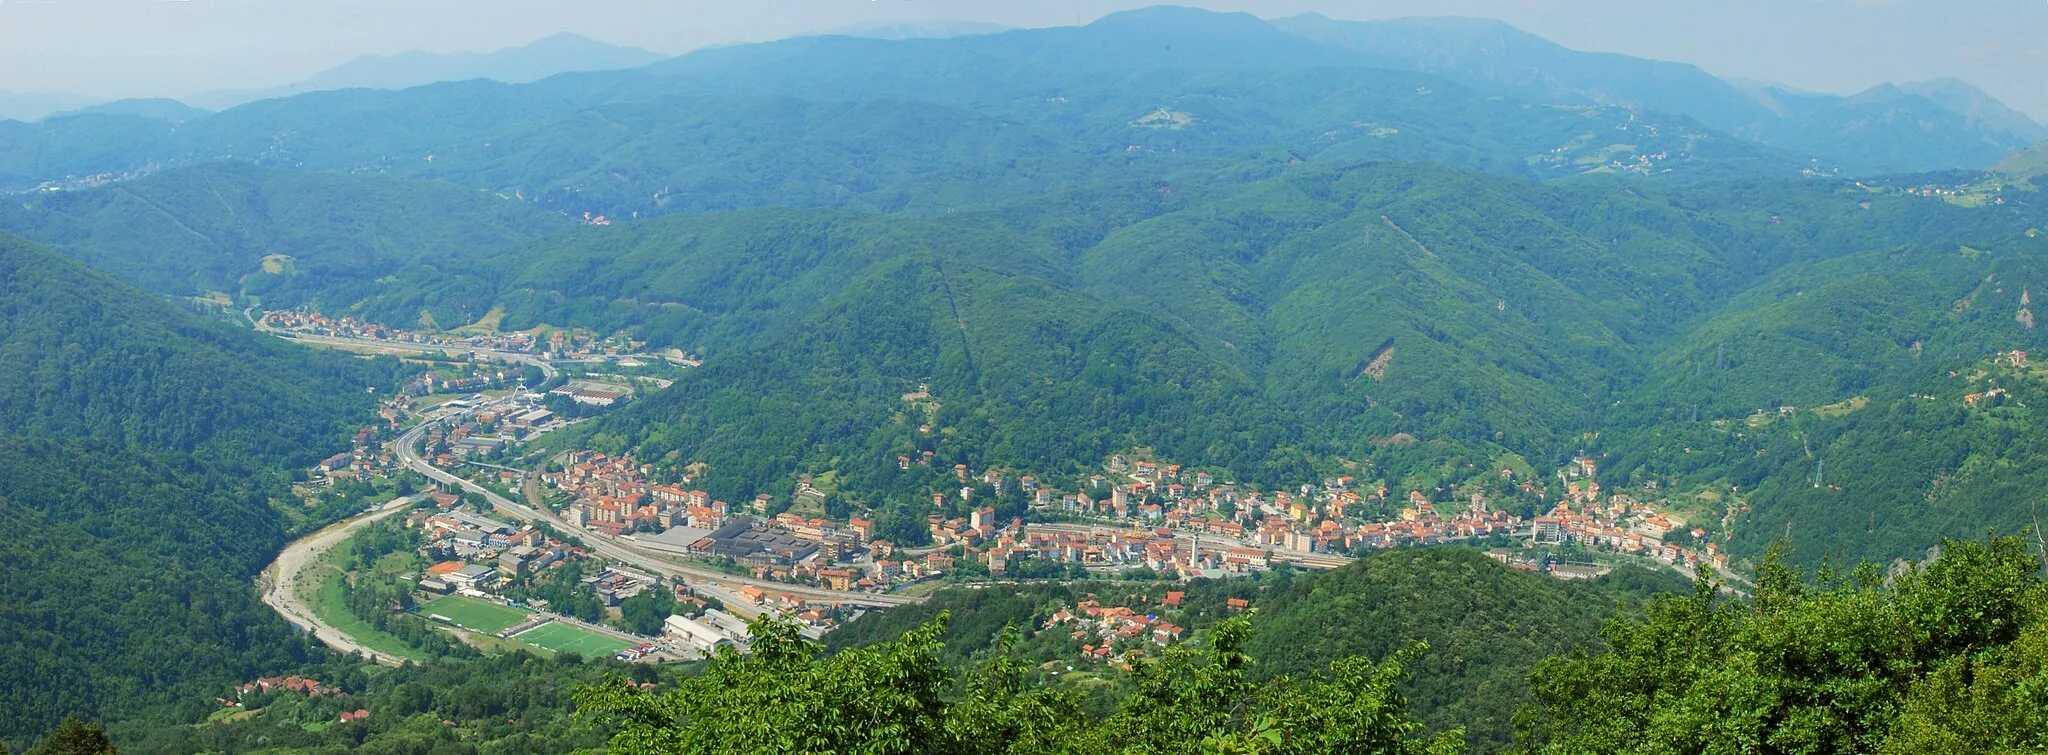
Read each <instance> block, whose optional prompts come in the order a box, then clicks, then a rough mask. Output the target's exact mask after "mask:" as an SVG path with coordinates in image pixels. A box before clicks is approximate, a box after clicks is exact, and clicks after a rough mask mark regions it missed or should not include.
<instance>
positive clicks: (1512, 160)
mask: <svg viewBox="0 0 2048 755" xmlns="http://www.w3.org/2000/svg"><path fill="white" fill-rule="evenodd" d="M1274 150H1285V152H1283V153H1282V154H1287V153H1291V154H1292V155H1293V156H1294V157H1296V158H1299V159H1304V160H1326V161H1337V162H1341V161H1356V160H1363V159H1374V160H1428V161H1435V162H1446V163H1454V164H1459V165H1467V166H1473V167H1482V168H1486V169H1490V170H1499V171H1507V172H1513V173H1517V174H1524V175H1540V176H1545V177H1555V176H1567V175H1576V174H1579V173H1584V172H1587V171H1601V170H1614V169H1616V168H1617V164H1618V165H1619V166H1621V167H1627V168H1641V169H1642V170H1645V171H1649V172H1657V173H1662V172H1666V171H1675V172H1678V173H1681V174H1694V173H1709V174H1711V173H1717V172H1736V173H1744V174H1748V173H1755V172H1772V173H1779V174H1784V173H1789V172H1792V171H1795V170H1797V169H1799V168H1801V167H1804V166H1805V164H1806V163H1805V161H1804V160H1802V159H1795V158H1793V157H1791V156H1789V155H1785V154H1781V153H1778V152H1776V151H1774V150H1771V149H1768V148H1764V147H1761V146H1758V145H1755V144H1753V143H1750V142H1745V141H1742V140H1739V139H1734V138H1731V137H1726V136H1722V135H1719V134H1716V133H1713V132H1711V131H1709V130H1707V129H1706V128H1704V127H1701V126H1699V125H1698V124H1697V123H1695V122H1693V121H1691V120H1689V119H1687V118H1686V117H1685V116H1684V115H1682V114H1656V113H1649V112H1641V113H1638V112H1631V111H1629V110H1626V109H1623V108H1618V107H1600V106H1591V105H1587V106H1570V107H1565V106H1538V105H1531V104H1527V103H1523V102H1519V101H1515V100H1510V99H1504V98H1498V97H1489V96H1485V95H1482V94H1480V93H1477V92H1475V91H1473V90H1471V89H1468V88H1466V87H1464V86H1461V85H1459V84H1456V83H1453V82H1450V81H1448V80H1445V79H1442V78H1438V77H1435V76H1432V75H1429V74H1424V73H1413V72H1402V71H1390V70H1385V69H1380V68H1374V67H1371V66H1370V65H1369V64H1367V63H1366V62H1364V61H1361V60H1360V59H1358V57H1357V56H1356V55H1354V54H1351V53H1349V52H1347V51H1344V50H1342V49H1340V48H1336V47H1331V46H1326V45H1322V44H1319V43H1316V42H1313V41H1310V40H1307V39H1305V38H1302V37H1298V36H1295V35H1291V34H1287V33H1285V32H1281V31H1279V30H1278V29H1275V28H1273V27H1271V26H1270V25H1268V24H1266V23H1264V22H1261V21H1259V20H1257V19H1254V18H1251V17H1249V16H1242V15H1227V14H1212V13H1206V12H1199V11H1191V10H1185V9H1158V10H1155V11H1151V12H1146V13H1138V14H1120V15H1118V16H1112V17H1111V18H1109V19H1105V20H1103V21H1102V22H1100V23H1097V24H1094V25H1091V26H1087V27H1078V28H1068V29H1050V30H1037V31H1028V32H1015V33H1011V34H1003V35H993V36H984V37H965V38H957V39H945V40H906V41H882V40H864V39H854V38H846V37H826V38H807V39H797V40H788V41H784V42H777V43H771V44H766V45H755V46H748V47H743V48H734V49H728V50H714V51H707V52H704V53H699V54H696V55H692V56H688V57H686V58H683V59H679V60H676V61H670V62H665V63H663V64H659V65H656V66H653V67H650V68H647V69H643V70H639V71H630V72H609V73H593V74H573V75H565V76H559V77H555V78H552V79H549V80H546V81H543V82H539V83H536V84H532V85H521V86H512V85H503V84H496V83H491V82H481V81H479V82H464V83H453V84H441V85H434V86H429V87H421V88H417V89H411V90H404V91H398V92H382V91H370V90H349V91H338V92H319V93H313V94H308V95H304V96H300V97H294V98H289V99H282V100H268V101H263V102H257V103H252V104H249V105H246V106H243V107H239V108H235V109H232V110H229V111H226V112H223V113H220V114H217V115H213V116H209V117H205V118H201V119H198V120H195V121H191V122H188V123H185V124H181V125H178V126H176V127H172V126H171V125H169V124H165V123H161V122H157V121H149V120H146V119H141V118H135V117H122V116H75V117H67V118H61V119H53V120H51V121H48V122H44V123H38V124H34V125H24V124H8V125H7V126H6V127H5V128H0V186H5V187H7V188H16V189H21V188H32V187H36V186H38V185H41V184H43V183H45V182H57V183H59V184H62V183H63V182H64V181H65V180H66V179H67V177H78V176H91V175H97V174H101V173H115V174H120V173H128V172H134V171H147V170H152V169H156V168H159V167H164V166H170V167H175V166H181V165H190V164H195V163H201V162H210V161H216V160H222V159H231V160H237V161H245V162H256V163H261V164H265V165H272V166H279V167H290V168H305V169H314V170H322V171H330V172H351V173H360V172H386V173H392V174H396V175H402V176H409V177H415V178H428V179H435V180H442V181H447V182H451V183H456V184H460V185H464V186H469V187H472V188H479V189H487V190H490V191H493V192H496V193H500V194H504V195H506V196H512V197H517V198H520V199H525V200H528V201H531V202H534V203H535V204H537V205H539V206H541V207H544V208H547V209H551V210H565V211H568V212H569V213H570V214H572V215H580V213H581V212H586V211H588V212H594V213H597V214H602V215H608V216H612V217H622V216H631V214H632V213H636V212H638V213H642V214H646V213H655V212H676V211H703V210H724V209H734V208H738V207H748V206H759V205H764V204H789V203H805V204H836V203H843V202H847V201H852V200H857V199H861V198H864V197H868V196H869V195H871V194H875V193H876V192H878V191H881V190H883V189H886V188H888V187H890V186H892V185H895V184H899V183H903V182H905V181H912V180H915V179H917V178H919V177H922V176H927V175H931V174H946V173H952V174H956V175H963V176H965V175H973V174H977V173H979V174H983V175H986V174H988V173H989V171H987V170H986V166H990V165H1004V166H1012V169H1013V170H1014V169H1015V167H1022V168H1023V169H1025V170H1030V168H1031V166H1033V165H1040V164H1044V163H1046V162H1047V161H1051V162H1053V163H1056V164H1060V165H1062V166H1064V168H1063V170H1062V171H1061V173H1062V174H1063V175H1067V176H1071V175H1072V166H1071V165H1070V164H1068V162H1066V161H1071V160H1072V159H1073V158H1076V157H1084V156H1085V157H1091V158H1095V159H1096V161H1098V167H1097V168H1096V169H1098V170H1107V169H1108V168H1109V167H1110V166H1113V165H1115V164H1117V163H1119V162H1124V161H1125V160H1111V159H1110V158H1117V157H1122V158H1131V157H1137V156H1141V155H1144V154H1146V153H1151V154H1152V155H1153V156H1154V157H1156V158H1157V159H1164V160H1170V161H1198V160H1202V159H1205V158H1214V157H1217V156H1227V157H1233V158H1242V157H1244V156H1246V155H1249V154H1252V153H1255V152H1259V151H1274ZM1653 155H1654V156H1657V157H1656V159H1654V160H1649V161H1648V162H1644V161H1643V160H1639V159H1638V158H1639V156H1640V157H1646V156H1653ZM1646 159H1647V158H1646ZM991 180H999V181H1001V180H1007V181H1009V182H1011V183H1016V182H1017V181H1016V177H1015V176H1010V177H1007V178H1003V179H991ZM1027 183H1028V182H1027ZM1039 183H1040V184H1041V186H1042V184H1043V181H1041V182H1039ZM887 198H888V195H886V194H880V195H876V196H874V197H873V199H874V200H876V201H886V199H887Z"/></svg>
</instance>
